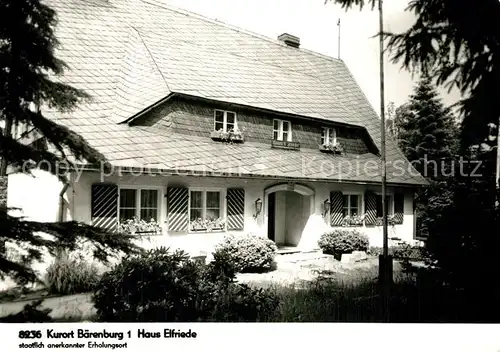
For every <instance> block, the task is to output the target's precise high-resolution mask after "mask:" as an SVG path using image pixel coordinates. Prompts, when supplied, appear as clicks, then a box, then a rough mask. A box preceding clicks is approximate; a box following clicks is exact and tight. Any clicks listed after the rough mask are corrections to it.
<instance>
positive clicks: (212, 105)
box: [9, 0, 426, 251]
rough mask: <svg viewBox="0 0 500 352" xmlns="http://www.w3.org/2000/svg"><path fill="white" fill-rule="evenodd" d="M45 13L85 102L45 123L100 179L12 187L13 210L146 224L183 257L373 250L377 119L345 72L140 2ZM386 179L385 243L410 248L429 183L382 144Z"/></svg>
mask: <svg viewBox="0 0 500 352" xmlns="http://www.w3.org/2000/svg"><path fill="white" fill-rule="evenodd" d="M46 3H48V4H49V5H50V6H52V7H53V8H54V9H55V10H56V11H57V15H58V19H59V23H58V26H57V30H56V35H57V37H58V39H59V40H60V43H61V47H60V48H59V49H58V50H57V56H58V57H59V58H61V59H62V60H64V61H65V62H66V64H67V65H68V66H69V69H68V70H67V71H66V72H65V74H64V76H63V77H62V80H63V81H64V82H66V83H68V84H71V85H73V86H75V87H77V88H81V89H84V90H85V91H86V92H87V93H89V94H90V95H91V96H92V101H91V102H89V103H86V104H82V105H81V106H79V108H78V109H77V110H76V111H74V112H71V113H64V114H62V113H58V112H54V111H48V110H45V111H44V112H45V114H46V115H47V116H51V118H53V119H56V121H57V122H58V123H61V124H64V125H66V126H68V127H69V128H71V129H72V130H74V131H75V132H77V133H79V134H81V135H82V136H83V137H84V138H85V139H86V140H87V141H88V142H89V143H90V144H91V145H92V146H93V147H95V148H96V149H98V150H99V151H100V152H102V153H103V154H104V155H105V156H106V158H107V159H108V161H109V165H110V166H111V170H104V168H103V167H101V166H96V165H93V166H90V165H79V168H78V170H77V171H75V172H73V173H72V174H71V182H70V183H69V184H68V185H62V184H60V183H59V182H58V181H57V180H56V179H55V178H54V177H52V176H48V175H47V174H45V173H43V172H40V173H38V174H37V175H38V176H37V177H35V178H33V177H31V176H26V175H19V174H16V175H14V174H13V175H10V177H9V205H10V206H21V207H23V209H24V214H25V215H26V216H28V217H30V218H33V219H34V220H42V221H57V220H77V221H83V222H86V223H92V224H94V225H96V226H101V227H105V228H108V229H110V230H116V229H117V227H118V224H119V223H124V222H125V221H126V220H128V219H130V218H133V217H137V218H141V219H143V220H145V221H150V220H151V219H154V220H155V222H157V223H158V224H159V226H160V228H161V234H158V235H157V236H161V241H162V242H163V243H165V244H168V245H171V246H177V247H182V248H186V249H187V250H189V251H193V250H207V251H208V250H210V248H212V246H213V244H214V243H216V242H217V241H219V240H220V239H221V237H222V236H223V235H224V234H225V233H227V232H233V233H254V234H256V235H261V236H267V237H269V238H271V239H273V240H274V241H275V242H276V243H277V244H279V245H286V246H296V247H297V248H299V249H310V248H315V247H316V246H317V240H318V239H319V236H320V235H321V234H322V233H323V232H324V231H325V230H327V229H328V228H330V227H336V226H345V225H350V226H357V228H358V229H359V230H361V231H364V232H366V234H367V235H368V236H369V239H370V242H371V245H374V246H380V245H381V243H382V228H381V226H380V221H379V218H380V216H381V211H382V209H381V196H380V189H381V188H380V180H381V177H380V157H379V147H380V130H379V118H378V116H377V114H376V113H375V111H374V110H373V108H372V107H371V106H370V104H369V102H368V101H367V99H366V97H365V95H364V94H363V92H362V91H361V89H360V88H359V86H358V85H357V83H356V82H355V80H354V79H353V77H352V75H351V73H350V72H349V70H348V68H347V67H346V65H345V64H344V62H342V61H341V60H337V59H334V58H331V57H327V56H324V55H321V54H318V53H314V52H312V51H309V50H305V49H302V48H300V40H299V38H296V37H294V36H292V35H289V34H283V35H281V36H280V37H279V38H278V39H277V40H274V39H270V38H266V37H263V36H261V35H258V34H254V33H250V32H248V31H245V30H243V29H240V28H233V27H231V26H228V25H226V24H223V23H220V22H217V21H213V20H210V19H207V18H204V17H201V16H199V15H196V14H193V13H188V12H185V11H181V10H178V9H172V8H170V7H167V6H166V5H163V4H161V5H160V4H154V3H153V2H149V1H141V0H106V1H104V0H92V1H90V0H74V1H71V2H67V1H64V0H49V1H46ZM42 109H43V108H42ZM387 180H388V185H389V188H388V196H387V204H388V213H389V215H390V216H391V219H392V221H391V223H392V225H391V226H390V229H389V236H390V237H398V238H400V239H402V240H406V241H411V240H413V239H414V237H415V218H414V209H413V199H414V192H415V190H416V189H417V188H418V187H421V186H423V185H425V184H426V181H425V180H424V178H423V177H422V176H421V175H419V174H418V173H417V172H416V171H415V170H414V169H413V168H412V167H411V165H410V163H409V162H408V161H407V160H406V159H405V157H404V156H403V154H402V153H401V151H400V150H399V149H398V148H397V146H396V144H395V142H394V141H393V140H391V139H389V140H388V141H387ZM359 217H361V218H359Z"/></svg>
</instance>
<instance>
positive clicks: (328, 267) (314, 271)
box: [237, 252, 378, 287]
mask: <svg viewBox="0 0 500 352" xmlns="http://www.w3.org/2000/svg"><path fill="white" fill-rule="evenodd" d="M276 263H277V269H276V270H275V271H271V272H268V273H263V274H238V275H237V279H238V282H242V283H248V284H255V285H258V286H263V287H265V286H270V285H273V284H285V285H291V284H301V283H303V282H307V281H312V280H314V279H316V278H317V277H318V276H319V275H329V276H335V277H337V278H339V279H342V278H345V277H352V276H353V275H357V276H362V277H364V278H366V277H367V276H373V277H376V275H377V270H378V259H377V258H368V259H367V260H366V261H363V262H358V263H350V264H345V263H340V262H339V261H337V260H335V259H334V258H333V256H331V255H325V254H323V253H321V252H311V253H293V254H284V255H278V256H277V257H276Z"/></svg>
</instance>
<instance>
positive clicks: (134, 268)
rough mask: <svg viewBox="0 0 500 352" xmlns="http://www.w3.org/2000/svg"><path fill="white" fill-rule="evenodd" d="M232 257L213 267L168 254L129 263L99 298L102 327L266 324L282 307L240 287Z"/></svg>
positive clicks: (220, 257) (267, 295)
mask: <svg viewBox="0 0 500 352" xmlns="http://www.w3.org/2000/svg"><path fill="white" fill-rule="evenodd" d="M228 258H229V256H228V254H227V253H216V254H215V255H214V260H213V261H212V262H211V263H209V264H207V265H204V264H200V263H196V262H194V261H192V260H190V259H189V257H188V255H187V254H186V253H184V252H183V251H175V252H172V253H171V252H169V250H168V249H166V248H159V249H153V250H150V251H147V252H145V253H143V254H140V255H138V256H135V257H130V258H126V259H124V260H123V261H122V262H121V263H120V264H118V265H117V266H116V267H115V268H114V269H113V270H112V271H110V272H108V273H106V274H104V275H103V277H102V279H101V281H100V282H99V284H98V285H97V288H96V290H95V292H94V294H93V301H94V304H95V308H96V310H97V315H98V319H99V320H100V321H108V322H111V321H121V322H160V321H173V322H174V321H176V322H179V321H181V322H188V321H266V320H268V319H269V318H268V316H269V314H271V312H274V311H275V310H276V307H277V298H276V296H275V295H273V294H272V293H271V292H270V291H264V290H254V289H251V288H248V287H247V286H244V285H239V284H237V283H235V282H234V277H235V275H234V267H233V266H232V262H231V261H230V260H228Z"/></svg>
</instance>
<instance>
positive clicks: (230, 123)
mask: <svg viewBox="0 0 500 352" xmlns="http://www.w3.org/2000/svg"><path fill="white" fill-rule="evenodd" d="M221 130H222V131H223V132H229V131H231V130H237V124H236V113H235V112H232V111H225V110H215V118H214V131H221Z"/></svg>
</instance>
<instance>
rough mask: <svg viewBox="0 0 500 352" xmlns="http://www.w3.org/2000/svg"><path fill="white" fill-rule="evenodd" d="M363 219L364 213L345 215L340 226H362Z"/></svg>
mask: <svg viewBox="0 0 500 352" xmlns="http://www.w3.org/2000/svg"><path fill="white" fill-rule="evenodd" d="M364 221H365V216H364V215H363V216H360V215H351V216H350V215H347V216H346V217H345V218H344V220H343V221H342V226H363V223H364Z"/></svg>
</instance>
